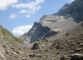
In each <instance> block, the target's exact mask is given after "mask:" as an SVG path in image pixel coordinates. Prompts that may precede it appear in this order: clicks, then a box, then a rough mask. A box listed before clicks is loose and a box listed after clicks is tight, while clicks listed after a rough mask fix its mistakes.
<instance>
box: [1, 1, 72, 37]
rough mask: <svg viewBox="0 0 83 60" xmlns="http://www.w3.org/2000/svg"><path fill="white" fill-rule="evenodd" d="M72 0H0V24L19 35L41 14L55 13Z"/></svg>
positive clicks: (27, 29)
mask: <svg viewBox="0 0 83 60" xmlns="http://www.w3.org/2000/svg"><path fill="white" fill-rule="evenodd" d="M72 1H74V0H0V25H2V26H3V27H4V28H6V29H7V30H9V31H10V32H12V33H13V34H14V35H15V36H20V35H22V34H24V33H25V32H28V31H29V29H30V28H31V27H32V25H33V24H34V22H35V21H38V20H39V19H40V18H41V17H42V16H43V15H47V14H48V15H49V14H53V13H56V12H57V11H58V10H59V9H60V8H61V7H62V6H63V5H64V4H66V3H71V2H72Z"/></svg>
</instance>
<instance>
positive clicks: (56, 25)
mask: <svg viewBox="0 0 83 60" xmlns="http://www.w3.org/2000/svg"><path fill="white" fill-rule="evenodd" d="M82 21H83V1H82V0H75V1H73V2H72V3H71V4H65V5H64V6H63V7H62V8H61V9H60V10H59V11H58V12H57V13H54V14H51V15H44V16H42V17H41V18H40V20H39V21H37V22H35V23H34V25H33V27H32V28H31V30H30V31H29V32H27V33H25V34H24V35H22V36H21V38H20V39H21V40H22V41H24V43H26V44H28V46H29V45H31V44H32V43H34V42H35V41H38V40H43V39H44V38H46V37H49V36H53V35H58V34H60V33H62V32H64V31H65V32H67V31H68V30H71V29H72V28H73V27H74V26H77V25H78V23H80V22H82Z"/></svg>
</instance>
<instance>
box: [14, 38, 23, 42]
mask: <svg viewBox="0 0 83 60" xmlns="http://www.w3.org/2000/svg"><path fill="white" fill-rule="evenodd" d="M14 39H15V41H17V42H19V43H22V41H21V40H20V39H18V38H16V37H14Z"/></svg>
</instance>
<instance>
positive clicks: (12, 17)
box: [9, 14, 17, 19]
mask: <svg viewBox="0 0 83 60" xmlns="http://www.w3.org/2000/svg"><path fill="white" fill-rule="evenodd" d="M9 18H10V19H15V18H17V15H16V14H11V15H10V16H9Z"/></svg>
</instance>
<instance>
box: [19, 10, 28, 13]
mask: <svg viewBox="0 0 83 60" xmlns="http://www.w3.org/2000/svg"><path fill="white" fill-rule="evenodd" d="M26 12H28V10H20V12H19V13H26Z"/></svg>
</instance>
